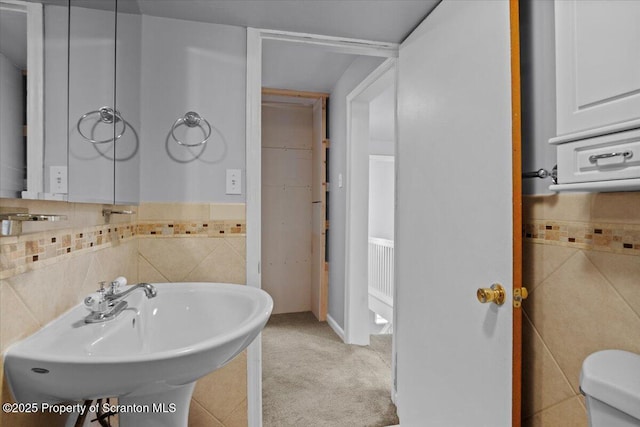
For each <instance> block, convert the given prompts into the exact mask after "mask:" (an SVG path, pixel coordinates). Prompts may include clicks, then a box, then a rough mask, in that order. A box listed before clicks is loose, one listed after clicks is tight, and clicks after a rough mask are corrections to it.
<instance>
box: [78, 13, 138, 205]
mask: <svg viewBox="0 0 640 427" xmlns="http://www.w3.org/2000/svg"><path fill="white" fill-rule="evenodd" d="M115 31H116V2H115V0H100V1H86V0H70V2H69V158H68V161H69V201H72V202H93V203H113V200H114V198H115V190H114V180H113V178H114V166H113V165H114V154H115V146H116V144H117V143H119V141H118V139H120V138H121V137H122V136H124V134H125V133H126V127H125V121H124V120H123V118H122V116H121V115H120V113H119V112H118V110H117V109H116V108H115V64H116V62H115V61H116V58H115V53H116V50H115Z"/></svg>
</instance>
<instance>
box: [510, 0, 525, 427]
mask: <svg viewBox="0 0 640 427" xmlns="http://www.w3.org/2000/svg"><path fill="white" fill-rule="evenodd" d="M509 18H510V19H509V20H510V29H511V30H510V33H511V34H510V38H511V120H512V124H511V131H512V174H513V176H512V185H513V190H512V191H513V289H518V288H521V287H522V147H521V146H522V129H521V89H520V88H521V86H520V84H521V83H520V12H519V0H510V2H509ZM512 357H513V376H512V384H513V385H512V412H511V414H512V421H511V425H512V426H513V427H520V425H521V422H522V307H519V308H513V353H512Z"/></svg>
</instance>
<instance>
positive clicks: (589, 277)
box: [523, 193, 640, 427]
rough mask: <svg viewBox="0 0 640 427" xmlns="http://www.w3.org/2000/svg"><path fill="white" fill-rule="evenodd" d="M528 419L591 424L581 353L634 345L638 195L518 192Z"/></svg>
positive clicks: (638, 343) (639, 268) (638, 314)
mask: <svg viewBox="0 0 640 427" xmlns="http://www.w3.org/2000/svg"><path fill="white" fill-rule="evenodd" d="M523 211H524V218H523V224H524V230H523V232H524V236H523V237H524V239H523V241H524V254H523V255H524V258H523V267H524V280H523V285H524V286H525V287H527V288H528V289H529V292H530V295H529V298H528V299H527V300H526V301H525V304H524V314H525V315H524V319H523V341H524V348H523V416H524V418H525V422H524V425H525V426H558V425H562V426H582V427H586V426H587V425H588V422H587V416H586V409H585V405H584V399H583V397H582V396H581V394H580V392H579V388H578V387H579V378H580V369H581V365H582V361H583V360H584V358H585V357H586V356H588V355H589V354H590V353H593V352H595V351H598V350H602V349H607V348H619V349H625V350H629V351H633V352H636V353H640V193H596V194H560V195H554V196H530V197H525V198H524V209H523Z"/></svg>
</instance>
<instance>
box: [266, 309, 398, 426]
mask: <svg viewBox="0 0 640 427" xmlns="http://www.w3.org/2000/svg"><path fill="white" fill-rule="evenodd" d="M262 345H263V347H262V351H263V353H262V369H263V375H262V376H263V387H262V398H263V401H262V404H263V416H264V426H265V427H287V426H295V427H312V426H323V427H330V426H335V427H343V426H348V427H360V426H378V427H382V426H390V425H394V424H398V417H397V416H396V407H395V405H393V403H392V402H391V336H390V335H376V336H372V345H371V346H369V347H360V346H353V345H346V344H344V343H343V342H342V341H341V340H340V338H338V337H337V336H336V335H335V333H334V332H333V331H332V330H331V328H330V327H329V326H328V325H327V324H326V323H325V322H322V323H321V322H318V321H317V320H316V319H315V317H314V316H313V314H311V313H294V314H279V315H274V316H271V319H270V320H269V323H268V324H267V326H266V327H265V329H264V331H263V333H262Z"/></svg>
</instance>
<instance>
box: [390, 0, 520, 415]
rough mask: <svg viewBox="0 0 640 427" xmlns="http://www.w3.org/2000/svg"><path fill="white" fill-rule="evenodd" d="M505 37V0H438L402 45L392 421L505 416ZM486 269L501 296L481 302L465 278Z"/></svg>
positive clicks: (509, 251)
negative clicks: (495, 301)
mask: <svg viewBox="0 0 640 427" xmlns="http://www.w3.org/2000/svg"><path fill="white" fill-rule="evenodd" d="M515 6H516V7H517V4H516V5H515ZM516 16H517V15H516ZM510 46H511V42H510V2H508V1H488V0H486V1H473V0H471V1H462V0H455V1H453V0H444V1H443V2H442V3H441V4H440V5H438V6H437V7H436V9H435V10H434V11H433V12H432V13H431V15H429V16H428V17H427V18H426V19H425V21H424V22H423V23H422V24H421V25H420V26H419V27H418V28H417V29H416V30H415V31H414V32H413V34H412V35H411V36H410V37H409V38H408V39H407V40H406V41H405V42H404V43H403V44H402V46H401V48H400V59H399V81H398V82H399V89H398V90H399V92H398V127H399V128H398V150H397V162H398V163H397V171H398V172H397V190H396V191H397V192H396V194H397V204H396V207H397V210H396V286H397V294H396V295H397V298H396V302H397V323H396V325H394V327H395V328H396V332H397V335H396V339H397V402H398V414H399V418H400V422H401V425H402V427H413V426H448V427H451V426H473V427H479V426H488V427H501V426H509V425H511V423H512V392H515V391H514V390H513V387H512V362H513V357H512V343H513V338H512V332H513V331H512V329H513V328H512V322H513V318H514V316H513V309H512V303H511V301H512V288H513V282H514V279H513V277H514V267H513V260H514V249H513V247H514V240H513V239H514V237H518V236H519V234H517V233H516V234H515V235H514V233H513V226H514V220H513V216H512V215H513V212H514V206H513V205H512V203H513V202H514V198H513V194H514V193H516V191H514V190H513V189H512V181H513V179H512V172H513V171H512V107H511V102H512V89H511V62H510V61H511V53H510ZM516 72H517V70H516ZM516 140H517V141H519V138H516ZM518 144H519V142H518ZM518 144H516V145H518ZM517 185H519V180H518V182H516V187H517ZM518 200H519V197H517V198H516V205H517V203H519V202H518ZM515 209H516V211H518V208H517V207H516V208H515ZM516 242H517V239H516ZM516 245H517V243H516ZM516 252H517V249H516ZM516 281H517V280H516ZM496 282H497V283H501V284H502V285H503V286H504V288H506V294H507V298H506V302H505V304H504V305H502V306H498V305H495V304H492V303H489V304H480V303H479V302H478V300H477V299H476V290H477V289H478V288H480V287H489V286H491V284H492V283H496ZM515 412H517V410H516V411H515ZM514 424H517V422H515V423H514Z"/></svg>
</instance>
